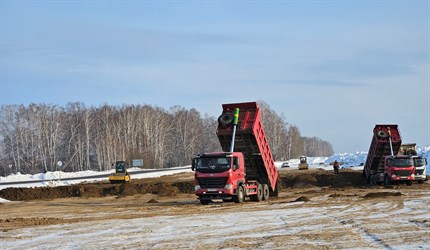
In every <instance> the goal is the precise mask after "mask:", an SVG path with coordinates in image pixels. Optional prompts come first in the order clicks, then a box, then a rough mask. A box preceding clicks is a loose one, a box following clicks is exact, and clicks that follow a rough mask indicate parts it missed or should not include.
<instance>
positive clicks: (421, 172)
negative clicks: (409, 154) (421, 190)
mask: <svg viewBox="0 0 430 250" xmlns="http://www.w3.org/2000/svg"><path fill="white" fill-rule="evenodd" d="M423 173H424V169H419V170H418V169H415V174H416V175H422V174H423Z"/></svg>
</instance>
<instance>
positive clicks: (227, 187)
mask: <svg viewBox="0 0 430 250" xmlns="http://www.w3.org/2000/svg"><path fill="white" fill-rule="evenodd" d="M224 188H225V189H233V185H232V184H227V185H225V187H224Z"/></svg>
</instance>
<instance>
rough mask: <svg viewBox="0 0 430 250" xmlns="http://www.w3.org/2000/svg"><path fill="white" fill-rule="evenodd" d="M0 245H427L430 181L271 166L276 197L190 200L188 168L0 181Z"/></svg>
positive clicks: (191, 188)
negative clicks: (118, 178) (379, 180)
mask: <svg viewBox="0 0 430 250" xmlns="http://www.w3.org/2000/svg"><path fill="white" fill-rule="evenodd" d="M0 197H2V198H4V199H7V200H10V201H11V202H4V203H0V211H1V213H0V249H29V248H36V249H38V248H42V249H60V248H61V249H76V248H79V249H111V248H117V249H125V248H137V249H205V250H208V249H291V248H295V249H329V248H330V249H346V248H348V249H351V248H356V249H381V248H387V249H411V248H412V249H430V184H429V182H425V183H423V184H417V183H414V184H413V185H412V186H407V185H406V184H399V185H392V186H391V187H383V186H373V187H369V186H367V185H366V183H365V182H364V181H363V179H362V177H361V172H360V171H354V170H345V169H343V170H341V172H340V174H339V175H335V174H333V173H332V172H331V171H324V170H318V169H311V170H290V169H282V170H280V193H279V197H276V198H275V197H271V198H270V200H269V201H268V202H252V201H249V200H246V202H244V203H242V204H236V203H233V202H225V203H223V202H222V201H215V202H214V203H211V204H210V205H200V203H199V201H198V200H197V199H196V197H195V195H194V182H193V173H181V174H175V175H170V176H163V177H159V178H149V179H132V182H131V183H126V184H110V183H108V182H99V183H82V184H78V185H73V186H59V187H43V188H6V189H3V190H0Z"/></svg>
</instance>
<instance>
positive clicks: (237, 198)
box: [233, 186, 245, 203]
mask: <svg viewBox="0 0 430 250" xmlns="http://www.w3.org/2000/svg"><path fill="white" fill-rule="evenodd" d="M233 200H234V202H236V203H242V202H243V201H244V200H245V193H244V191H243V187H242V186H239V187H238V188H237V195H235V196H234V197H233Z"/></svg>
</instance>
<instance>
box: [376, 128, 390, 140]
mask: <svg viewBox="0 0 430 250" xmlns="http://www.w3.org/2000/svg"><path fill="white" fill-rule="evenodd" d="M377 135H378V137H379V138H383V139H385V138H387V137H388V134H387V133H386V132H385V131H383V130H379V131H378V132H377Z"/></svg>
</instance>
